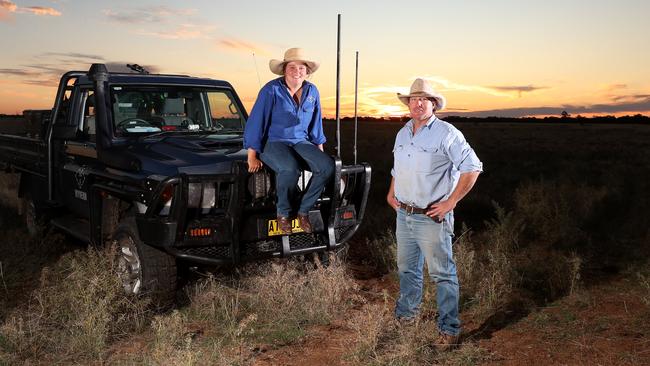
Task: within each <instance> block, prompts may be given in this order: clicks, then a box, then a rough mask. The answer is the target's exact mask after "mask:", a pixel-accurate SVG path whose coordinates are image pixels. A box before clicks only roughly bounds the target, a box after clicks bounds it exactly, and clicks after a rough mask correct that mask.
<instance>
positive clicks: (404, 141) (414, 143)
mask: <svg viewBox="0 0 650 366" xmlns="http://www.w3.org/2000/svg"><path fill="white" fill-rule="evenodd" d="M413 125H414V123H413V120H410V121H408V122H407V123H406V125H404V127H402V129H401V130H400V131H399V132H398V133H397V137H396V138H395V147H394V148H393V156H394V158H395V163H394V165H393V169H392V170H391V174H392V176H393V178H394V179H395V197H396V198H397V199H398V200H399V201H400V202H404V203H407V204H409V205H412V206H417V207H421V208H425V207H427V206H428V205H429V204H431V203H434V202H438V201H441V200H445V199H447V198H449V196H450V195H451V193H452V192H453V191H454V189H455V188H456V185H457V184H458V179H459V178H460V175H461V174H462V173H466V172H482V171H483V163H481V161H480V160H479V159H478V157H477V156H476V153H475V152H474V150H473V149H472V148H471V147H470V146H469V144H468V143H467V141H466V140H465V137H464V136H463V134H462V133H461V132H460V131H458V129H456V127H454V126H452V125H451V124H449V123H447V122H445V121H443V120H441V119H439V118H437V117H436V116H435V115H433V116H432V117H431V119H429V121H428V122H427V123H426V124H425V125H423V126H422V127H421V128H420V130H419V131H418V132H417V133H416V134H415V135H413Z"/></svg>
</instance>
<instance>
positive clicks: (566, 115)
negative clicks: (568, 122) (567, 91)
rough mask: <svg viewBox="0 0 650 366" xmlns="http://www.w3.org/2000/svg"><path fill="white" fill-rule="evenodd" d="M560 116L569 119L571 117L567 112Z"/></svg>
mask: <svg viewBox="0 0 650 366" xmlns="http://www.w3.org/2000/svg"><path fill="white" fill-rule="evenodd" d="M560 114H561V115H562V118H569V117H571V115H570V114H569V112H567V111H562V113H560Z"/></svg>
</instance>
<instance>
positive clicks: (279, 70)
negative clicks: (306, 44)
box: [269, 48, 320, 75]
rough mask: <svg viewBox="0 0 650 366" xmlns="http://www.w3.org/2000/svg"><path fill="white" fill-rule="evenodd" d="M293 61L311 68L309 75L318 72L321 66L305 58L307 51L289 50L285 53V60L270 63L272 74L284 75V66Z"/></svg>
mask: <svg viewBox="0 0 650 366" xmlns="http://www.w3.org/2000/svg"><path fill="white" fill-rule="evenodd" d="M291 61H299V62H304V63H305V65H307V67H308V68H309V73H310V74H313V73H314V72H315V71H316V70H318V66H320V64H319V63H318V62H316V61H310V60H309V59H308V58H307V56H305V50H303V49H302V48H289V49H288V50H286V51H285V52H284V60H275V59H274V60H271V61H269V68H270V69H271V72H272V73H274V74H276V75H284V65H285V64H286V63H288V62H291Z"/></svg>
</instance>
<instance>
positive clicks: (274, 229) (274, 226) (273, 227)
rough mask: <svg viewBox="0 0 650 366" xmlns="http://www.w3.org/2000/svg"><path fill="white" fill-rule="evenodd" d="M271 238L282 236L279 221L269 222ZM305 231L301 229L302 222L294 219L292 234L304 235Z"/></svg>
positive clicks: (292, 221)
mask: <svg viewBox="0 0 650 366" xmlns="http://www.w3.org/2000/svg"><path fill="white" fill-rule="evenodd" d="M268 229H269V236H273V235H282V232H281V231H280V228H279V227H278V221H277V220H269V225H268ZM302 232H304V230H303V229H302V228H301V227H300V220H298V219H293V220H291V233H302Z"/></svg>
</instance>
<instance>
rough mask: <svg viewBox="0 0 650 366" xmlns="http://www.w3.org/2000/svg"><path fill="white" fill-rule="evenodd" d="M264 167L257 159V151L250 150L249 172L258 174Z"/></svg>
mask: <svg viewBox="0 0 650 366" xmlns="http://www.w3.org/2000/svg"><path fill="white" fill-rule="evenodd" d="M262 166H264V163H262V161H261V160H260V159H258V158H257V151H255V150H253V149H248V172H249V173H256V172H258V171H259V170H260V169H262Z"/></svg>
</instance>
